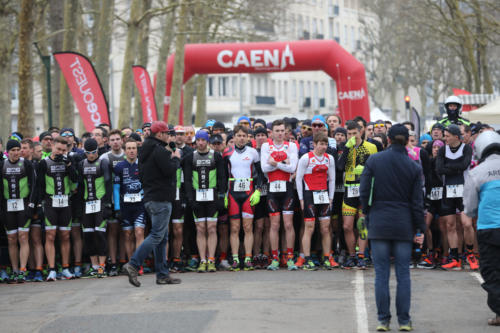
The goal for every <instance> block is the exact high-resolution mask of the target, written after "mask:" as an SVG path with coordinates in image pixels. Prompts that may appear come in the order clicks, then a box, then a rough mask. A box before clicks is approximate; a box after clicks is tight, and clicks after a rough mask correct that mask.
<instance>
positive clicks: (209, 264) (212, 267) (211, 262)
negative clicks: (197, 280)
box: [207, 261, 217, 273]
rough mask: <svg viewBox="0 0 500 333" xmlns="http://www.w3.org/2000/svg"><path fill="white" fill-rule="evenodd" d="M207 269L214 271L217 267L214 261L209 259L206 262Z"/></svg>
mask: <svg viewBox="0 0 500 333" xmlns="http://www.w3.org/2000/svg"><path fill="white" fill-rule="evenodd" d="M207 270H208V271H209V272H210V273H213V272H216V271H217V269H216V268H215V262H213V261H209V262H208V267H207Z"/></svg>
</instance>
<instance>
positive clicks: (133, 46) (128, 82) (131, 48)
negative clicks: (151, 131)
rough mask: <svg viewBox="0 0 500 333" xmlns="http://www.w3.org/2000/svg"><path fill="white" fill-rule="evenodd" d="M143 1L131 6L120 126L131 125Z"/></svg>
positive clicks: (121, 90) (121, 94) (119, 117)
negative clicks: (139, 22)
mask: <svg viewBox="0 0 500 333" xmlns="http://www.w3.org/2000/svg"><path fill="white" fill-rule="evenodd" d="M141 7H142V6H141V1H140V0H132V5H131V8H130V18H129V21H128V32H127V42H126V45H125V55H124V57H123V70H122V83H121V89H120V109H119V113H118V126H117V127H119V128H122V127H125V126H130V125H131V124H130V117H131V116H132V115H131V99H132V88H133V86H132V85H133V78H132V65H133V64H134V60H135V53H136V50H137V37H138V34H139V24H138V19H139V17H140V15H141Z"/></svg>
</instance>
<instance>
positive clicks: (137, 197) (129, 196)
mask: <svg viewBox="0 0 500 333" xmlns="http://www.w3.org/2000/svg"><path fill="white" fill-rule="evenodd" d="M141 201H142V196H141V194H140V193H125V195H124V196H123V202H141Z"/></svg>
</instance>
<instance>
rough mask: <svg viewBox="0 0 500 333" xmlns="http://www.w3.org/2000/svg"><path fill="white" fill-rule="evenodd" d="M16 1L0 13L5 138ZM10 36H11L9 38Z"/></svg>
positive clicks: (0, 110) (0, 117) (0, 119)
mask: <svg viewBox="0 0 500 333" xmlns="http://www.w3.org/2000/svg"><path fill="white" fill-rule="evenodd" d="M13 6H14V1H11V2H10V3H8V4H6V6H5V7H4V8H3V9H4V10H3V11H2V12H1V13H0V31H3V32H4V33H5V35H4V37H3V38H0V137H1V138H5V137H7V135H9V134H10V132H11V127H12V126H11V122H12V116H11V100H12V98H11V97H12V96H11V91H12V89H11V87H12V81H13V80H12V67H11V66H12V53H13V52H14V48H15V45H16V40H17V31H18V30H17V27H16V12H15V10H14V8H13ZM6 36H10V37H11V38H7V37H6Z"/></svg>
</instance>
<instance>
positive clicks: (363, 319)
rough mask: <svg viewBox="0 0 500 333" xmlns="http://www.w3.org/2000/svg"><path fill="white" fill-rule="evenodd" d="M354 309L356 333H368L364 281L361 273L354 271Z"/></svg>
mask: <svg viewBox="0 0 500 333" xmlns="http://www.w3.org/2000/svg"><path fill="white" fill-rule="evenodd" d="M352 283H353V284H354V307H355V310H356V323H357V327H358V330H357V332H358V333H368V314H367V311H366V302H365V279H364V275H363V271H356V274H355V275H354V281H352Z"/></svg>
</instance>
